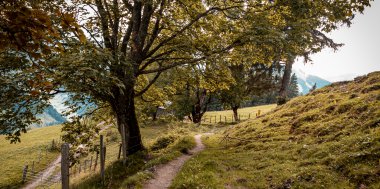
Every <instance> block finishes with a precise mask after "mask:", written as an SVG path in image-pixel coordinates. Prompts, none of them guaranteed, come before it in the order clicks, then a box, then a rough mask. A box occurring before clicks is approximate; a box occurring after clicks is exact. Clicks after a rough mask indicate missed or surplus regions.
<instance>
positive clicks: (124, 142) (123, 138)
mask: <svg viewBox="0 0 380 189" xmlns="http://www.w3.org/2000/svg"><path fill="white" fill-rule="evenodd" d="M120 129H121V145H122V147H121V150H123V151H122V153H123V165H126V164H127V154H128V152H127V147H128V145H127V136H126V135H125V125H124V124H122V125H121V127H120Z"/></svg>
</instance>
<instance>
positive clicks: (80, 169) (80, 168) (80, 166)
mask: <svg viewBox="0 0 380 189" xmlns="http://www.w3.org/2000/svg"><path fill="white" fill-rule="evenodd" d="M78 166H79V174H80V172H82V165H81V164H80V161H79V162H78Z"/></svg>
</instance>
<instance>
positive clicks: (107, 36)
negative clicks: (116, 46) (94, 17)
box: [95, 0, 112, 48]
mask: <svg viewBox="0 0 380 189" xmlns="http://www.w3.org/2000/svg"><path fill="white" fill-rule="evenodd" d="M95 3H96V7H97V8H98V11H99V15H100V23H101V25H102V33H103V39H104V45H105V47H106V48H112V45H111V37H110V33H109V30H108V29H109V28H108V27H109V26H108V18H107V13H106V11H105V10H104V7H103V4H102V1H101V0H95Z"/></svg>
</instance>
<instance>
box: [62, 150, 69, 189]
mask: <svg viewBox="0 0 380 189" xmlns="http://www.w3.org/2000/svg"><path fill="white" fill-rule="evenodd" d="M61 153H62V156H61V178H62V179H61V180H62V189H69V177H70V175H69V174H70V172H69V144H68V143H64V144H62V148H61Z"/></svg>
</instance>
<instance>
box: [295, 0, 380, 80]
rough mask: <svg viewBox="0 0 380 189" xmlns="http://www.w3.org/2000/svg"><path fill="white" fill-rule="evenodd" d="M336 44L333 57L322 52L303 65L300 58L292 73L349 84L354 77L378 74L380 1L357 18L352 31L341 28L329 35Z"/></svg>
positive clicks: (376, 1) (379, 62) (372, 4)
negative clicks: (336, 49)
mask: <svg viewBox="0 0 380 189" xmlns="http://www.w3.org/2000/svg"><path fill="white" fill-rule="evenodd" d="M328 36H330V37H331V38H332V39H333V40H334V41H335V42H337V43H343V44H344V46H343V47H340V48H339V50H338V51H336V52H335V53H334V51H333V50H331V49H324V50H322V51H321V52H319V53H316V54H314V55H312V56H311V59H312V62H311V63H310V62H308V63H306V64H304V61H303V59H302V58H299V59H298V60H297V61H296V63H295V64H294V65H293V67H294V68H293V69H296V70H302V71H303V72H305V73H307V74H312V75H316V76H319V77H321V78H323V79H326V80H328V81H332V82H334V81H343V80H351V79H353V78H354V77H356V76H359V75H364V74H367V73H370V72H373V71H380V61H378V60H377V59H378V58H379V57H377V55H380V47H379V46H380V1H379V0H375V1H373V2H371V7H368V8H367V9H366V10H365V11H364V14H357V15H356V16H355V18H354V20H353V24H352V25H351V27H349V28H348V27H342V28H340V29H338V30H336V31H334V32H332V33H330V34H328Z"/></svg>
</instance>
